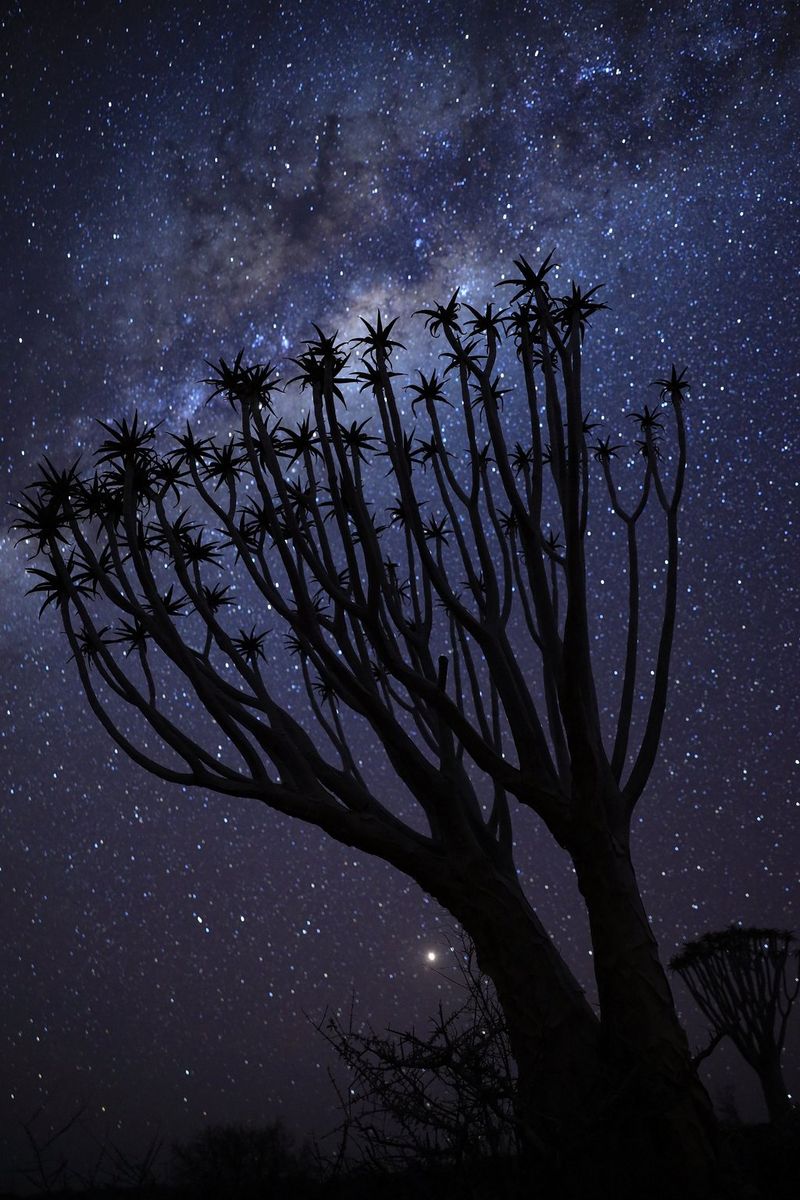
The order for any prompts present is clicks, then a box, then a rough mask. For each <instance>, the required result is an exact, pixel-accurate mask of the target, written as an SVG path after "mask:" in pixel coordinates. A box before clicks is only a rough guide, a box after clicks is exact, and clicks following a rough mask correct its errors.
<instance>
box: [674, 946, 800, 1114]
mask: <svg viewBox="0 0 800 1200" xmlns="http://www.w3.org/2000/svg"><path fill="white" fill-rule="evenodd" d="M796 944H797V943H796V939H795V938H794V936H793V935H792V934H791V933H789V932H788V930H785V929H756V928H741V927H739V926H737V925H731V926H730V928H728V929H723V930H720V931H719V932H716V933H706V934H704V935H703V937H701V938H698V939H697V940H696V941H694V942H687V943H686V944H685V946H684V947H683V949H682V950H681V952H680V953H679V954H676V955H675V956H674V957H673V958H672V959H671V961H670V964H669V965H670V967H671V968H672V970H673V971H676V972H677V973H678V974H679V975H680V977H681V979H682V980H683V982H684V983H685V984H686V986H687V988H688V989H689V991H690V993H691V995H692V997H693V999H694V1001H695V1003H696V1004H697V1006H698V1008H699V1009H700V1010H701V1012H702V1013H703V1015H704V1016H705V1017H706V1018H707V1019H708V1020H709V1021H710V1022H711V1033H712V1044H716V1043H717V1042H719V1041H721V1040H722V1038H725V1037H728V1038H730V1039H731V1041H732V1042H733V1044H734V1046H735V1047H736V1049H737V1050H738V1051H739V1053H740V1054H741V1055H742V1057H743V1058H744V1060H745V1062H747V1063H748V1064H749V1065H750V1066H751V1067H752V1068H753V1070H754V1071H755V1072H756V1074H757V1075H758V1078H759V1081H760V1083H761V1087H762V1090H763V1092H764V1100H765V1101H766V1105H767V1111H768V1113H769V1116H770V1120H772V1121H775V1120H777V1119H778V1118H780V1117H782V1116H783V1115H784V1114H785V1113H786V1112H788V1111H789V1109H790V1108H791V1099H790V1097H789V1093H788V1090H787V1088H786V1084H785V1082H784V1078H783V1072H782V1070H781V1055H782V1053H783V1047H784V1044H785V1042H786V1026H787V1024H788V1021H789V1013H790V1012H791V1009H792V1005H793V1004H794V1002H795V1000H796V999H797V995H798V992H800V972H798V969H797V959H798V951H797V949H796V948H795V947H796Z"/></svg>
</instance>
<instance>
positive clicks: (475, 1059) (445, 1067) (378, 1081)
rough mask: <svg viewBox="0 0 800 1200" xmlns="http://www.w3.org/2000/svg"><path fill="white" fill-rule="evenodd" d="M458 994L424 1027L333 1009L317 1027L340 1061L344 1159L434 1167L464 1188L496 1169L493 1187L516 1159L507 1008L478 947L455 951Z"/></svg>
mask: <svg viewBox="0 0 800 1200" xmlns="http://www.w3.org/2000/svg"><path fill="white" fill-rule="evenodd" d="M453 961H454V965H455V969H456V978H455V982H456V983H457V984H458V986H459V988H460V991H461V997H460V1002H459V1003H457V1004H456V1005H455V1006H454V1007H452V1008H451V1009H449V1010H448V1011H445V1009H444V1007H443V1006H442V1005H441V1004H440V1005H439V1009H438V1012H437V1013H436V1015H435V1016H434V1017H433V1018H432V1019H431V1020H430V1022H429V1024H428V1026H427V1028H426V1029H425V1030H424V1031H422V1032H417V1031H416V1030H414V1029H408V1030H395V1029H389V1030H387V1031H386V1033H384V1034H380V1033H376V1032H375V1030H373V1029H371V1028H366V1029H364V1028H360V1027H358V1025H357V1023H356V1021H355V1018H354V1013H353V1009H352V1008H351V1010H350V1013H349V1019H348V1020H347V1021H346V1022H345V1021H342V1020H341V1019H340V1018H338V1017H336V1016H331V1017H328V1016H327V1015H326V1016H325V1017H324V1018H323V1019H322V1021H320V1023H319V1025H318V1026H317V1028H318V1030H319V1032H320V1033H321V1034H322V1036H323V1037H324V1038H325V1039H326V1041H327V1042H328V1044H329V1045H331V1046H332V1047H333V1049H334V1050H335V1052H336V1054H337V1057H338V1060H339V1063H340V1065H341V1066H342V1067H343V1068H344V1076H345V1079H344V1083H341V1082H337V1083H336V1084H335V1086H336V1091H337V1095H338V1097H339V1102H340V1106H341V1110H342V1116H343V1120H342V1125H341V1128H340V1130H339V1131H338V1132H339V1151H338V1154H337V1156H336V1161H337V1164H338V1166H339V1167H340V1168H342V1167H344V1166H347V1167H348V1168H349V1169H350V1170H352V1169H353V1165H354V1163H355V1164H358V1163H360V1162H363V1163H364V1164H365V1165H366V1166H368V1167H369V1168H373V1169H375V1168H378V1169H380V1170H381V1171H388V1172H392V1171H401V1170H407V1169H408V1168H409V1167H410V1166H412V1165H417V1166H420V1167H422V1168H425V1169H431V1168H435V1169H438V1170H440V1171H442V1172H445V1173H447V1176H448V1178H450V1179H451V1181H456V1180H460V1186H461V1192H462V1194H463V1195H465V1196H468V1195H470V1194H472V1183H473V1182H474V1181H475V1179H476V1174H477V1176H478V1177H484V1178H485V1177H486V1176H487V1174H490V1175H491V1177H492V1178H493V1180H494V1183H495V1194H496V1195H497V1196H498V1197H499V1196H500V1195H502V1194H504V1193H503V1189H502V1188H501V1186H500V1181H501V1178H503V1177H504V1176H505V1175H508V1183H509V1185H510V1184H511V1182H512V1180H511V1172H510V1165H511V1164H513V1162H514V1161H515V1160H517V1159H518V1158H519V1154H520V1150H521V1147H520V1145H519V1129H518V1126H517V1123H516V1120H515V1117H514V1098H515V1088H516V1068H515V1064H514V1061H513V1056H512V1054H511V1046H510V1042H509V1038H508V1031H507V1030H506V1027H505V1021H504V1018H503V1011H502V1009H501V1007H500V1004H499V1002H498V1000H497V996H496V994H495V991H494V988H493V987H492V985H491V981H490V980H489V979H488V977H487V976H486V975H484V974H483V972H482V971H481V970H480V968H479V966H478V963H477V960H476V955H475V950H474V947H473V946H472V945H471V944H470V943H469V941H468V939H463V944H462V945H461V946H460V947H459V950H458V953H457V956H456V957H455V958H454V960H453Z"/></svg>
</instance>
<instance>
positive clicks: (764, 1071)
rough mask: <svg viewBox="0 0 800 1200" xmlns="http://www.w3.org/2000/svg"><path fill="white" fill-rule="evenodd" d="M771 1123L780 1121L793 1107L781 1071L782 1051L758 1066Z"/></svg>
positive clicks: (757, 1069)
mask: <svg viewBox="0 0 800 1200" xmlns="http://www.w3.org/2000/svg"><path fill="white" fill-rule="evenodd" d="M756 1071H757V1072H758V1078H759V1080H760V1082H761V1087H762V1090H763V1092H764V1099H765V1101H766V1103H767V1112H768V1113H769V1119H770V1121H779V1120H780V1118H781V1117H783V1116H785V1115H786V1113H787V1112H789V1110H790V1108H791V1107H792V1102H791V1100H790V1099H789V1093H788V1091H787V1090H786V1083H785V1082H784V1078H783V1071H782V1070H781V1056H780V1051H777V1053H774V1054H771V1055H770V1056H769V1057H768V1058H766V1059H765V1060H764V1061H762V1062H761V1063H759V1064H758V1065H757V1066H756Z"/></svg>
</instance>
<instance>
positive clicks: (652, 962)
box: [573, 829, 717, 1197]
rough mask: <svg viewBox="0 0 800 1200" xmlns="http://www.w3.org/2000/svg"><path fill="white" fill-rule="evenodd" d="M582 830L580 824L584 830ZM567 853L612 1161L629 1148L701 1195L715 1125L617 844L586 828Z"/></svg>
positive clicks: (645, 1165) (670, 1186) (705, 1190)
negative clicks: (607, 1097) (602, 1066)
mask: <svg viewBox="0 0 800 1200" xmlns="http://www.w3.org/2000/svg"><path fill="white" fill-rule="evenodd" d="M587 832H588V831H587ZM573 860H574V862H575V868H576V871H577V876H578V884H579V886H580V889H581V892H582V894H583V897H584V899H585V901H586V907H587V911H588V915H589V924H590V928H591V936H592V945H593V956H594V968H595V978H596V981H597V989H598V995H599V1000H600V1019H601V1025H602V1030H603V1052H604V1056H605V1058H606V1061H607V1064H608V1068H609V1072H610V1078H611V1079H613V1080H614V1081H615V1083H616V1089H617V1091H616V1096H615V1097H614V1100H613V1101H612V1103H611V1105H610V1108H609V1113H608V1116H609V1123H608V1129H609V1135H610V1136H611V1137H613V1136H615V1135H616V1136H617V1137H618V1138H619V1154H620V1163H621V1165H624V1164H625V1162H626V1155H627V1161H628V1162H629V1163H630V1165H631V1166H632V1167H633V1168H634V1172H635V1170H636V1166H635V1164H634V1163H633V1162H632V1161H631V1154H632V1151H633V1148H634V1147H636V1146H637V1143H638V1147H639V1154H640V1156H641V1168H642V1169H645V1170H647V1171H649V1172H650V1173H651V1175H652V1176H653V1177H656V1178H660V1179H661V1180H662V1181H663V1184H662V1186H663V1187H664V1195H669V1196H671V1195H673V1194H674V1195H681V1196H683V1197H690V1196H691V1197H694V1196H697V1197H705V1196H707V1195H708V1194H709V1190H710V1181H711V1179H712V1176H713V1172H714V1167H715V1163H716V1158H717V1150H716V1123H715V1119H714V1115H713V1109H712V1106H711V1102H710V1100H709V1098H708V1095H707V1093H706V1091H705V1089H704V1087H703V1086H702V1084H701V1083H700V1080H699V1079H698V1077H697V1074H696V1072H695V1071H694V1070H693V1068H692V1065H691V1056H690V1053H689V1046H688V1043H687V1040H686V1035H685V1033H684V1031H683V1029H682V1027H681V1025H680V1023H679V1021H678V1017H677V1013H676V1011H675V1004H674V1001H673V998H672V992H671V991H670V987H669V983H668V981H667V977H666V973H665V971H664V969H663V967H662V965H661V961H660V959H659V955H658V947H657V944H656V940H655V937H654V936H653V932H652V930H651V928H650V923H649V921H648V919H647V914H646V913H645V910H644V906H643V904H642V899H641V896H640V893H639V888H638V884H637V881H636V875H635V872H634V869H633V864H632V862H631V858H630V853H629V850H628V846H627V835H625V838H624V841H623V840H622V839H620V841H616V840H615V839H614V838H613V837H612V836H611V834H610V833H608V832H607V831H606V830H603V831H602V832H600V831H598V830H597V829H595V830H594V836H593V837H591V840H590V838H589V837H587V838H586V839H585V840H584V842H583V844H582V845H581V846H580V848H579V849H578V850H577V852H576V851H575V850H574V848H573Z"/></svg>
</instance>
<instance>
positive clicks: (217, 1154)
mask: <svg viewBox="0 0 800 1200" xmlns="http://www.w3.org/2000/svg"><path fill="white" fill-rule="evenodd" d="M173 1155H174V1159H175V1166H176V1170H175V1175H176V1183H177V1185H178V1188H179V1190H180V1191H181V1193H182V1194H184V1195H187V1196H191V1197H192V1200H221V1198H222V1197H228V1196H229V1197H231V1198H232V1200H264V1198H265V1197H270V1200H294V1198H295V1197H297V1200H302V1197H304V1196H312V1195H316V1194H317V1191H318V1186H317V1181H316V1180H315V1179H314V1170H313V1164H312V1162H311V1157H310V1154H309V1152H308V1151H307V1150H304V1149H300V1150H298V1149H296V1148H295V1145H294V1139H293V1138H292V1136H291V1135H290V1134H289V1133H288V1132H287V1131H286V1129H284V1127H283V1125H282V1124H281V1122H280V1121H275V1122H274V1123H273V1124H272V1125H267V1126H265V1127H264V1128H259V1129H249V1128H247V1127H246V1126H244V1125H212V1126H209V1127H208V1128H207V1129H203V1130H201V1132H200V1133H198V1134H197V1135H196V1136H195V1137H194V1138H192V1140H191V1141H189V1142H186V1143H183V1144H181V1143H178V1144H176V1145H175V1146H173Z"/></svg>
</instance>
